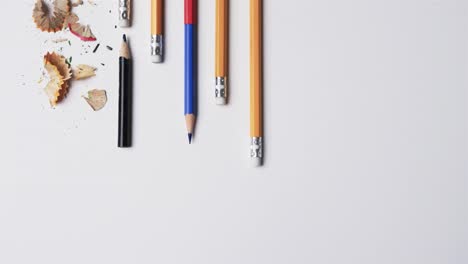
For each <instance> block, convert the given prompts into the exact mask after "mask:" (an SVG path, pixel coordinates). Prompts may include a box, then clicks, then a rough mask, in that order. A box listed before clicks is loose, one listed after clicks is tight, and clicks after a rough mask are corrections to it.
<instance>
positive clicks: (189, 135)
mask: <svg viewBox="0 0 468 264" xmlns="http://www.w3.org/2000/svg"><path fill="white" fill-rule="evenodd" d="M188 143H189V144H192V133H189V134H188Z"/></svg>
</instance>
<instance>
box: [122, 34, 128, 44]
mask: <svg viewBox="0 0 468 264" xmlns="http://www.w3.org/2000/svg"><path fill="white" fill-rule="evenodd" d="M123 41H125V42H127V35H125V34H123Z"/></svg>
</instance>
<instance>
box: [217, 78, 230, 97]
mask: <svg viewBox="0 0 468 264" xmlns="http://www.w3.org/2000/svg"><path fill="white" fill-rule="evenodd" d="M226 96H227V89H226V77H216V79H215V97H216V98H226Z"/></svg>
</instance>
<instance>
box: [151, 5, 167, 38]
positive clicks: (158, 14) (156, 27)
mask: <svg viewBox="0 0 468 264" xmlns="http://www.w3.org/2000/svg"><path fill="white" fill-rule="evenodd" d="M163 8H164V6H163V0H151V34H152V35H162V34H163V28H164V25H163Z"/></svg>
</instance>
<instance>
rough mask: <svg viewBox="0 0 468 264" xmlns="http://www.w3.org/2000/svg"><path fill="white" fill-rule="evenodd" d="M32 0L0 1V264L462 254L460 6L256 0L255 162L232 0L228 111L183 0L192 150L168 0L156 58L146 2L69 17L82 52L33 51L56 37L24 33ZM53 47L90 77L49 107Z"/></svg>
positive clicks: (464, 78) (204, 12)
mask: <svg viewBox="0 0 468 264" xmlns="http://www.w3.org/2000/svg"><path fill="white" fill-rule="evenodd" d="M32 2H33V1H32V0H31V1H26V0H21V1H4V3H3V6H2V10H8V12H4V13H3V15H2V16H1V17H0V19H1V22H2V25H4V33H3V34H4V38H3V39H2V43H1V44H0V45H1V48H2V49H1V50H2V51H3V56H2V57H3V60H2V66H1V67H2V71H1V72H2V82H3V84H2V99H3V100H2V103H1V104H0V113H1V120H2V129H1V130H0V138H1V139H2V144H1V148H0V157H1V166H0V263H2V264H3V263H4V264H30V263H34V264H42V263H44V264H64V263H66V264H74V263H77V264H83V263H86V264H102V263H112V264H128V263H164V264H172V263H174V264H176V263H177V264H179V263H192V264H193V263H200V264H212V263H213V264H214V263H216V264H219V263H225V264H227V263H233V264H239V263H242V264H249V263H252V264H254V263H255V264H259V263H265V264H280V263H294V264H299V263H304V264H306V263H307V264H310V263H333V264H342V263H356V264H375V263H379V264H384V263H388V264H395V263H398V264H415V263H418V264H419V263H421V264H432V263H433V264H436V263H437V264H439V263H443V264H447V263H450V264H465V263H468V242H467V241H468V206H467V205H468V181H467V175H468V126H467V125H468V111H467V110H468V109H467V100H468V95H467V86H468V53H467V51H468V2H466V1H461V0H460V1H458V0H444V1H442V0H392V1H390V0H355V1H348V0H334V1H302V0H301V1H299V0H295V1H287V2H285V1H281V0H265V113H266V115H265V118H266V120H265V130H266V133H265V155H266V156H265V166H264V167H263V168H257V169H253V168H250V166H249V156H248V153H249V143H250V138H249V120H248V117H249V56H248V54H249V38H248V36H249V32H248V30H249V18H248V13H249V9H248V8H249V3H248V1H247V0H241V1H238V0H236V1H231V2H232V4H231V15H232V19H231V22H232V23H231V38H230V40H231V64H230V70H231V71H230V76H229V77H230V83H229V84H230V86H229V87H230V90H229V94H230V100H229V105H228V106H225V107H219V106H217V105H216V104H214V103H213V84H212V82H213V77H214V76H213V73H214V23H213V21H214V4H213V3H214V0H210V1H200V8H199V10H200V28H199V40H200V41H199V58H200V68H199V87H200V89H199V110H200V116H199V118H198V123H197V124H198V126H197V130H196V138H195V141H194V144H192V145H188V144H187V135H186V129H185V122H184V118H183V61H184V59H183V35H184V34H183V1H182V0H180V1H166V10H167V14H166V34H165V37H166V39H165V44H166V46H165V51H166V58H165V63H164V64H161V65H154V64H153V63H152V62H151V57H150V25H149V18H150V17H149V15H150V11H149V1H134V2H135V6H134V13H133V14H134V20H133V25H132V28H130V29H126V30H122V29H120V28H117V29H114V25H116V24H117V23H118V21H117V20H118V19H117V12H116V10H117V9H116V8H117V2H118V1H116V0H115V1H96V2H98V7H96V8H89V6H88V7H86V6H85V7H82V8H80V9H81V10H80V11H79V13H80V15H81V17H82V20H83V22H89V23H90V24H91V26H92V27H93V30H94V33H95V34H96V36H97V37H98V39H99V41H100V42H101V47H100V49H99V51H98V52H97V54H91V53H88V54H85V55H83V56H79V54H80V51H81V50H82V48H81V45H80V42H79V41H78V40H77V39H76V38H75V37H73V36H71V35H69V34H67V36H68V37H69V38H70V39H71V40H72V47H68V44H67V43H62V44H59V45H52V44H43V43H44V41H45V40H46V39H51V38H53V37H52V36H54V35H53V34H50V35H48V34H43V33H39V32H38V31H37V30H34V26H33V24H32V22H31V10H32ZM88 8H89V9H88ZM109 9H112V14H109V12H108V10H109ZM7 25H8V26H7ZM123 32H125V33H127V34H128V35H129V38H130V41H131V44H132V48H133V55H134V59H135V111H134V114H135V126H134V129H135V130H134V136H135V137H134V143H135V145H134V148H132V149H129V150H122V149H118V148H117V96H118V93H117V72H116V71H117V53H118V47H119V44H120V39H121V37H122V36H121V34H122V33H123ZM6 36H8V38H7V37H6ZM58 36H59V35H57V37H58ZM105 45H110V46H112V47H113V48H114V50H113V51H109V50H107V49H106V48H105ZM61 46H63V47H64V48H63V53H64V54H65V55H67V56H73V64H78V63H91V64H93V65H96V66H98V67H99V71H98V76H97V77H95V78H93V79H90V80H89V81H82V82H76V83H74V84H73V89H72V90H71V91H70V95H69V97H68V98H67V99H66V101H65V102H64V103H63V104H62V105H60V106H59V107H58V108H57V109H55V110H52V109H50V107H49V106H48V103H47V99H46V96H45V95H44V93H43V92H42V87H43V86H44V85H45V82H44V83H42V84H40V85H39V84H37V80H38V79H39V76H40V75H41V74H40V67H41V64H42V61H41V60H42V59H41V56H42V54H43V53H44V52H45V51H46V50H49V49H51V47H61ZM92 48H94V44H91V48H89V49H88V50H89V51H91V50H92ZM101 62H103V63H105V64H106V66H105V67H102V66H100V64H99V63H101ZM23 83H24V84H23ZM93 88H101V89H107V91H108V95H109V103H108V105H107V106H106V107H105V108H104V109H103V110H102V111H100V112H96V113H94V112H92V110H91V108H90V107H89V106H88V105H87V104H86V102H85V101H84V100H83V99H82V98H80V96H81V95H84V94H85V93H86V92H87V91H88V90H89V89H93Z"/></svg>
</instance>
